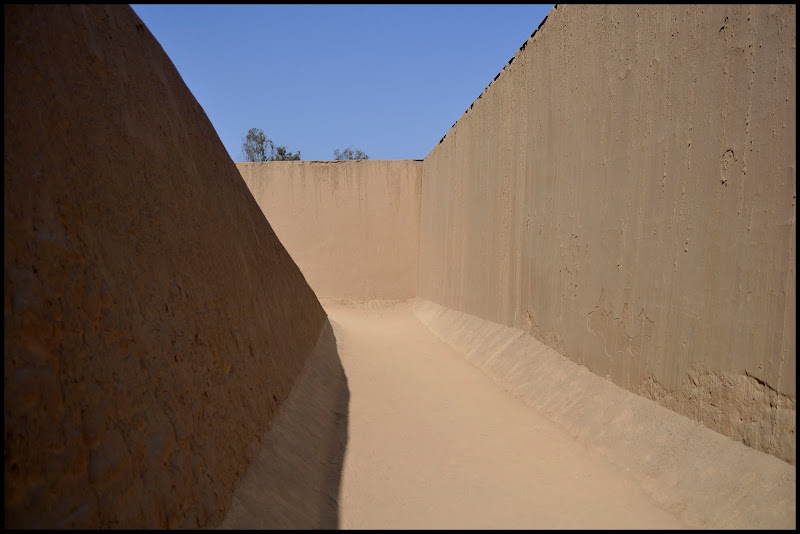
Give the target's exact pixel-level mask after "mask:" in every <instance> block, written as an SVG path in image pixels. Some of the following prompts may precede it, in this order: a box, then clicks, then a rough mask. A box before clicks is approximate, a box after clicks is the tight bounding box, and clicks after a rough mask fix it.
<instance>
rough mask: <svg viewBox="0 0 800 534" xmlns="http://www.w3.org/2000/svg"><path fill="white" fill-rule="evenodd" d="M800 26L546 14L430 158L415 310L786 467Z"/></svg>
mask: <svg viewBox="0 0 800 534" xmlns="http://www.w3.org/2000/svg"><path fill="white" fill-rule="evenodd" d="M795 9H796V8H795V6H793V5H783V6H768V5H763V6H738V5H737V6H725V5H713V6H686V5H681V6H578V5H566V6H557V8H555V9H553V10H552V11H551V12H550V14H549V15H548V17H547V18H546V20H545V21H544V22H543V24H542V25H541V26H540V27H539V29H538V30H537V31H536V32H534V35H532V36H531V38H529V39H528V40H527V41H526V42H525V43H523V46H522V48H521V49H520V50H519V51H518V52H517V54H516V55H515V56H514V57H513V58H512V60H511V61H509V64H508V65H506V66H505V67H504V68H503V70H502V71H501V72H500V73H499V75H498V77H497V78H495V81H493V82H492V83H491V84H490V85H489V87H487V88H486V90H485V91H484V92H483V93H482V94H481V95H480V96H479V97H478V99H477V100H476V101H475V102H474V103H473V104H472V105H471V106H470V107H469V108H468V109H467V110H466V111H465V113H464V115H462V117H461V118H460V119H459V120H458V121H457V123H456V124H455V125H454V127H453V128H452V129H451V130H450V131H449V132H448V133H447V134H446V136H445V137H444V138H443V139H442V141H440V143H439V144H437V145H436V146H435V147H434V148H433V150H432V151H431V153H430V154H429V155H428V156H427V157H426V158H425V160H424V164H423V192H422V207H421V216H420V217H421V219H420V251H419V291H418V293H419V296H420V297H421V298H424V299H427V300H430V301H434V302H437V303H439V304H441V305H443V306H446V307H448V308H452V309H454V310H459V311H462V312H465V313H468V314H471V315H475V316H478V317H481V318H483V319H487V320H490V321H494V322H497V323H501V324H504V325H508V326H512V327H515V328H519V329H522V330H524V331H527V332H530V333H532V334H533V335H534V337H536V338H537V339H539V340H540V341H543V342H544V343H546V344H547V345H548V346H550V347H552V348H554V349H556V350H558V351H559V352H560V353H562V354H564V355H565V356H567V357H569V358H570V359H571V360H573V361H575V362H577V363H580V364H582V365H585V366H586V367H587V368H588V369H590V370H591V371H592V372H594V373H596V374H598V375H600V376H602V377H608V378H610V379H611V380H612V381H613V382H615V383H616V384H618V385H621V386H623V387H625V388H627V389H629V390H631V391H635V392H637V393H640V394H642V395H646V396H649V397H650V398H652V399H654V400H656V401H658V402H660V403H662V404H663V405H664V406H667V407H669V408H672V409H674V410H676V411H678V412H679V413H681V414H684V415H687V416H689V417H692V418H695V419H697V420H699V421H702V422H703V423H704V424H706V425H707V426H709V427H710V428H712V429H714V430H716V431H718V432H721V433H724V434H726V435H729V436H731V437H734V438H737V439H742V440H743V441H744V442H745V443H748V444H749V445H751V446H753V447H755V448H757V449H758V450H762V451H766V452H769V453H771V454H774V455H776V456H778V457H779V458H782V459H785V460H787V461H789V462H792V463H794V462H795V447H796V437H795V428H796V423H795V420H796V415H795V413H796V412H795V403H796V400H795V399H796V353H795V351H796V329H795V314H796V312H795V305H796V294H795V277H796V260H795V252H796V249H795V202H796V167H795V165H796V163H795V157H796V153H795V142H796V129H795V128H796V85H795V76H796V49H795V39H796V30H795V16H796V10H795Z"/></svg>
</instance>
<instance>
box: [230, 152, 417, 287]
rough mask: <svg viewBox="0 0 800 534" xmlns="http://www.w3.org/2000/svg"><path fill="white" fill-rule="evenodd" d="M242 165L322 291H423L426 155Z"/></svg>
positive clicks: (274, 222)
mask: <svg viewBox="0 0 800 534" xmlns="http://www.w3.org/2000/svg"><path fill="white" fill-rule="evenodd" d="M236 166H237V167H238V168H239V171H240V172H241V174H242V177H243V178H244V181H245V182H246V183H247V186H248V187H249V188H250V191H251V192H252V194H253V197H254V198H255V199H256V201H257V202H258V205H259V206H261V209H262V210H264V214H265V215H266V216H267V218H268V219H269V221H270V223H271V224H272V227H273V228H274V229H275V233H276V234H277V235H278V238H280V240H281V243H283V244H284V245H285V246H286V249H287V250H288V251H289V253H290V254H291V255H292V258H293V259H294V261H296V262H297V265H298V266H299V267H300V269H301V270H302V271H303V274H304V275H305V277H306V280H308V283H309V284H310V285H311V287H312V288H313V289H314V291H315V292H316V294H317V297H319V298H336V299H352V300H371V299H386V300H404V299H409V298H412V297H414V296H416V294H417V272H418V271H417V263H418V258H419V256H418V253H419V209H420V194H421V192H422V182H421V179H422V162H421V161H415V160H359V161H281V162H265V163H237V164H236Z"/></svg>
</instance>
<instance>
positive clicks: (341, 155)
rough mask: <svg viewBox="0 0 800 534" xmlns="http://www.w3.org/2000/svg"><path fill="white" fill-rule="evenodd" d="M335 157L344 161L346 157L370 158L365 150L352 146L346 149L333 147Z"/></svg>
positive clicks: (336, 159)
mask: <svg viewBox="0 0 800 534" xmlns="http://www.w3.org/2000/svg"><path fill="white" fill-rule="evenodd" d="M333 159H334V160H335V161H344V160H346V159H369V156H367V155H366V154H365V153H364V152H362V151H361V150H358V149H356V150H353V148H352V146H350V147H347V148H345V149H344V150H339V149H338V148H334V149H333Z"/></svg>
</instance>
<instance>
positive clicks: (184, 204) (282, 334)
mask: <svg viewBox="0 0 800 534" xmlns="http://www.w3.org/2000/svg"><path fill="white" fill-rule="evenodd" d="M4 15H5V21H4V49H5V51H4V59H5V61H4V65H5V66H4V74H5V76H4V109H5V118H4V127H5V137H4V152H5V153H4V172H5V176H4V194H5V196H4V225H5V241H4V254H5V261H4V293H5V295H4V310H5V311H4V393H3V398H4V416H5V417H4V429H5V436H4V475H5V476H4V490H5V491H4V493H5V499H4V505H5V512H4V514H5V517H4V519H5V526H6V528H46V527H57V528H58V527H62V528H114V527H126V528H159V527H198V526H206V525H214V524H217V523H219V522H220V521H221V520H222V518H223V514H224V512H225V511H226V510H227V509H228V507H229V505H230V502H231V494H232V492H233V488H234V483H235V481H236V480H237V478H238V477H239V476H240V475H242V474H243V473H244V471H245V468H246V467H247V465H248V464H249V463H250V461H251V460H252V459H253V458H254V457H255V453H256V452H257V450H258V444H259V439H260V438H261V436H262V435H263V433H264V431H265V430H266V428H267V427H268V425H269V423H270V420H271V418H272V417H273V415H274V413H275V411H276V407H277V406H278V405H279V404H280V403H281V402H282V401H283V399H285V398H286V396H287V395H288V393H289V390H290V388H291V386H292V383H293V380H294V378H295V376H297V375H298V373H299V372H300V371H301V369H302V366H303V362H304V361H305V359H306V357H307V355H308V354H309V353H310V352H311V350H312V349H313V347H314V344H315V342H316V340H317V338H318V336H319V332H320V329H321V328H322V327H323V323H324V320H325V312H324V310H323V309H322V308H321V306H320V305H319V302H318V301H317V300H316V298H315V297H314V294H313V292H312V291H311V289H310V288H309V286H308V285H307V284H306V283H305V281H304V279H303V276H302V274H301V273H300V271H299V270H298V268H297V266H296V265H295V263H294V262H293V261H292V259H291V257H290V256H289V254H288V253H287V252H286V250H285V249H284V248H283V246H282V245H281V244H280V242H279V241H278V239H277V238H276V236H275V234H274V233H273V231H272V229H271V228H270V225H269V224H268V222H267V221H266V220H265V218H264V215H263V214H262V212H261V210H260V209H259V207H258V205H257V204H256V202H255V201H254V200H253V198H252V195H250V193H249V192H248V190H247V187H246V185H245V184H244V182H243V181H242V179H241V176H240V175H239V173H238V172H237V170H236V167H235V166H234V164H233V162H232V161H231V160H230V158H229V157H228V155H227V152H226V150H225V148H224V147H223V145H222V143H221V142H220V141H219V138H218V137H217V136H216V134H215V131H214V129H213V127H212V125H211V123H210V122H209V121H208V119H207V117H206V115H205V113H204V112H203V110H202V109H201V107H200V105H199V104H198V103H197V101H196V100H195V99H194V97H193V96H192V94H191V93H190V91H189V90H188V88H187V87H186V86H185V84H184V83H183V81H182V80H181V78H180V76H179V74H178V72H177V71H176V69H175V68H174V66H173V65H172V63H171V62H170V60H169V59H168V57H167V55H166V54H165V53H164V51H163V50H162V49H161V47H160V46H159V44H158V43H157V41H156V40H155V39H154V38H153V36H152V35H151V34H150V32H149V31H148V30H147V28H146V27H145V26H144V25H143V23H142V22H141V20H140V19H139V18H138V17H137V16H136V15H135V14H134V12H133V11H132V10H131V9H130V7H128V6H112V7H102V6H44V7H42V6H38V7H35V6H4Z"/></svg>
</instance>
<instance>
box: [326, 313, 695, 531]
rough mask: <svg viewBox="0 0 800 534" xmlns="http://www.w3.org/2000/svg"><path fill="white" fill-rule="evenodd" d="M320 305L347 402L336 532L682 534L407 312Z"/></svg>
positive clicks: (636, 491)
mask: <svg viewBox="0 0 800 534" xmlns="http://www.w3.org/2000/svg"><path fill="white" fill-rule="evenodd" d="M324 304H325V308H326V310H327V311H328V314H329V317H330V320H331V323H332V324H333V331H334V333H335V336H336V340H337V347H338V352H339V357H340V358H341V362H342V367H343V368H344V372H345V375H346V377H347V386H348V388H349V394H350V398H349V408H348V409H349V411H348V431H347V434H348V437H347V448H346V451H345V453H344V462H343V468H342V473H341V486H340V491H339V496H338V506H339V507H338V514H339V515H338V517H339V527H340V528H343V529H350V528H357V529H362V528H364V529H366V528H376V529H387V528H398V529H405V528H408V529H414V528H439V529H455V528H531V529H543V528H559V529H573V528H574V529H578V528H587V529H588V528H609V529H610V528H631V529H632V528H647V529H653V528H684V525H683V524H682V523H681V522H680V521H679V520H678V519H677V518H676V517H674V516H673V515H671V514H669V513H668V512H666V511H665V510H663V509H661V508H659V506H658V505H656V504H655V503H654V502H653V501H652V500H650V499H649V498H648V497H647V495H646V494H645V492H644V491H643V490H642V489H641V488H640V487H639V486H638V484H637V483H636V481H635V480H634V479H633V478H631V477H630V475H627V474H626V473H625V472H624V471H622V470H620V469H619V468H617V467H616V466H614V465H612V464H611V463H609V462H608V461H606V460H605V459H604V458H603V457H602V456H600V455H599V454H598V453H595V452H594V451H592V450H591V449H589V448H587V447H586V446H585V445H583V444H581V443H579V442H577V441H576V440H574V439H573V438H571V437H570V436H569V435H568V434H566V433H565V432H564V431H562V430H561V429H560V428H559V427H557V426H556V425H555V424H554V423H551V422H550V421H549V420H547V419H545V418H544V417H543V416H541V415H540V414H538V413H537V412H536V410H534V409H533V408H531V407H529V406H527V405H525V404H524V403H523V402H522V401H521V400H519V399H516V398H514V397H513V396H512V395H511V394H509V393H507V392H505V391H503V390H502V389H501V388H500V387H499V386H497V385H496V384H494V383H493V382H492V381H491V379H489V378H488V377H487V376H485V375H483V374H482V373H481V371H480V370H478V369H476V368H474V367H472V366H471V365H470V364H469V363H468V362H466V361H465V360H464V359H463V358H462V357H461V356H460V355H459V354H458V353H457V352H455V351H454V350H453V349H452V348H451V347H450V346H449V345H447V344H445V343H443V342H442V341H440V340H439V339H438V338H436V336H435V335H433V334H432V333H431V332H430V331H429V330H428V329H427V328H425V326H424V325H422V324H421V323H420V322H419V321H418V320H417V319H416V318H415V317H414V315H413V313H412V311H411V307H410V305H409V303H397V304H394V305H390V306H387V307H384V308H379V307H376V308H373V309H369V308H370V306H368V305H367V306H365V305H361V306H357V307H348V306H344V305H339V304H335V303H331V302H325V303H324Z"/></svg>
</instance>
